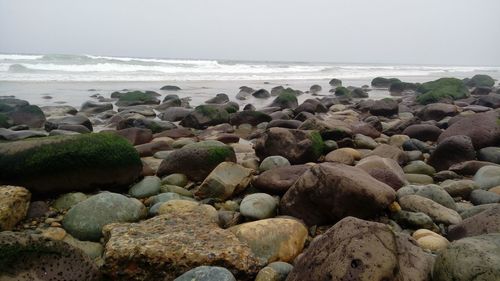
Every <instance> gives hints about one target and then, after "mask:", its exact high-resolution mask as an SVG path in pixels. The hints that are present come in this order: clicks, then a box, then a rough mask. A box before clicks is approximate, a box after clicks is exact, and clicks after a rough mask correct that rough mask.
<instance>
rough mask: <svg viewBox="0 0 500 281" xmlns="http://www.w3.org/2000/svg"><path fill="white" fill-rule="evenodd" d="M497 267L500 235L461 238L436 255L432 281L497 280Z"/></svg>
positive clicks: (498, 275)
mask: <svg viewBox="0 0 500 281" xmlns="http://www.w3.org/2000/svg"><path fill="white" fill-rule="evenodd" d="M499 264H500V234H499V233H495V234H487V235H481V236H475V237H469V238H464V239H460V240H458V241H455V242H453V243H451V245H450V246H449V247H448V248H447V249H445V250H443V251H441V252H440V253H439V255H438V256H437V258H436V262H435V263H434V270H433V278H432V280H434V281H448V280H454V281H472V280H484V281H495V280H500V267H499Z"/></svg>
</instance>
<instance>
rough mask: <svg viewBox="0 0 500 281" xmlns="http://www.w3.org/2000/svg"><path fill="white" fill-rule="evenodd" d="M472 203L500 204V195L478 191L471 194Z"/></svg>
mask: <svg viewBox="0 0 500 281" xmlns="http://www.w3.org/2000/svg"><path fill="white" fill-rule="evenodd" d="M470 201H471V203H472V204H474V205H483V204H491V203H500V195H499V194H496V193H494V192H491V191H486V190H482V189H476V190H473V191H472V192H471V194H470Z"/></svg>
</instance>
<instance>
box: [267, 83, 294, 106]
mask: <svg viewBox="0 0 500 281" xmlns="http://www.w3.org/2000/svg"><path fill="white" fill-rule="evenodd" d="M298 105H299V103H298V100H297V93H296V92H295V91H294V90H293V89H291V88H286V89H285V90H283V91H281V93H280V94H279V95H278V96H277V97H276V99H274V101H273V102H272V103H271V105H270V106H271V107H274V106H276V107H280V108H281V109H285V108H291V109H294V108H296V107H297V106H298Z"/></svg>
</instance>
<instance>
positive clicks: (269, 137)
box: [255, 127, 324, 164]
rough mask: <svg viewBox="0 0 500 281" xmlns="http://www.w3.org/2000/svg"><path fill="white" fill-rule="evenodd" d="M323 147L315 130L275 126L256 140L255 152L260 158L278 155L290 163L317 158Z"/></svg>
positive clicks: (305, 161) (301, 162)
mask: <svg viewBox="0 0 500 281" xmlns="http://www.w3.org/2000/svg"><path fill="white" fill-rule="evenodd" d="M323 148H324V143H323V139H322V137H321V135H320V134H319V133H318V132H317V131H306V130H294V129H286V128H279V127H275V128H270V129H268V130H267V131H266V132H265V133H264V134H263V136H262V137H261V138H260V139H258V140H257V143H256V145H255V152H256V154H257V156H258V157H259V158H260V159H264V158H266V157H268V156H273V155H279V156H283V157H285V158H286V159H288V161H290V163H292V164H303V163H307V162H311V161H316V160H318V158H319V157H320V156H321V154H322V153H323Z"/></svg>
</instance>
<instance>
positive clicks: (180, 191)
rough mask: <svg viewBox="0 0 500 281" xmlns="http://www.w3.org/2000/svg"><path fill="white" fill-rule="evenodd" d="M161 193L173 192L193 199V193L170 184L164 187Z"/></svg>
mask: <svg viewBox="0 0 500 281" xmlns="http://www.w3.org/2000/svg"><path fill="white" fill-rule="evenodd" d="M160 192H161V193H167V192H173V193H177V194H179V195H182V196H187V197H193V193H192V192H191V191H189V190H187V189H185V188H184V187H180V186H177V185H169V184H167V185H162V187H161V189H160Z"/></svg>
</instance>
